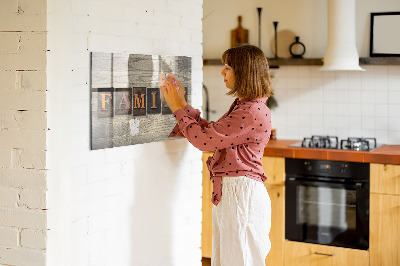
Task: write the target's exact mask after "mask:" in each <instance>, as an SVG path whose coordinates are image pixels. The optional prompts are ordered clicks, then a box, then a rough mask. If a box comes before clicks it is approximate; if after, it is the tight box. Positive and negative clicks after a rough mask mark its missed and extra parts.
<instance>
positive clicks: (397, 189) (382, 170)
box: [370, 163, 400, 195]
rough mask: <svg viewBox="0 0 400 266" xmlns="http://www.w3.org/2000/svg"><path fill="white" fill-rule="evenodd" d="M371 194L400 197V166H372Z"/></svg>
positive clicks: (372, 164)
mask: <svg viewBox="0 0 400 266" xmlns="http://www.w3.org/2000/svg"><path fill="white" fill-rule="evenodd" d="M370 179H371V193H382V194H391V195H400V165H394V164H377V163H371V164H370Z"/></svg>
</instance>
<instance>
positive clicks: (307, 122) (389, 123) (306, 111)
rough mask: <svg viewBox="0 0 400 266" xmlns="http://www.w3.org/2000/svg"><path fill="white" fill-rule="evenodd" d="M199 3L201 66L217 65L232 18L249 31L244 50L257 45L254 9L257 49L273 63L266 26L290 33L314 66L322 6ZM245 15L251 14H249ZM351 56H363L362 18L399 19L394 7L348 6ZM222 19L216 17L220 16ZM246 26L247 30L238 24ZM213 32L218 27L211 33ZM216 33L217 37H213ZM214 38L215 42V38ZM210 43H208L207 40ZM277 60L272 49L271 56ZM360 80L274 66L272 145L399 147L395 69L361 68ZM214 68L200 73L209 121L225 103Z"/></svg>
mask: <svg viewBox="0 0 400 266" xmlns="http://www.w3.org/2000/svg"><path fill="white" fill-rule="evenodd" d="M227 5H228V4H227V3H226V1H225V2H224V1H218V2H215V1H210V0H205V1H204V19H203V32H204V43H203V45H204V58H205V59H207V58H216V59H219V58H220V55H221V54H222V52H223V51H224V50H226V49H227V48H229V45H230V30H232V29H234V28H236V26H237V24H236V23H237V21H236V18H237V16H238V15H242V16H243V27H244V28H247V29H249V31H250V40H249V43H251V44H254V45H258V14H257V7H263V11H262V26H261V27H262V29H264V30H263V31H262V35H261V36H262V45H261V47H262V49H263V51H264V53H265V54H266V55H267V57H268V56H273V50H272V43H273V42H272V40H273V26H272V21H274V20H277V21H279V25H278V31H279V30H282V31H285V30H290V31H292V32H293V33H295V34H296V35H299V36H300V37H301V41H302V42H303V43H304V44H305V46H306V49H307V51H306V54H305V57H306V58H322V57H323V55H324V51H325V47H326V37H327V32H326V29H327V19H326V16H327V1H311V0H309V1H289V0H285V1H281V2H279V3H277V2H274V1H259V2H257V1H254V2H252V3H251V4H249V3H248V2H246V3H242V2H240V1H234V2H232V1H230V4H229V6H230V5H232V7H233V8H232V11H229V9H227V8H226V7H227ZM250 9H251V10H250ZM356 10H357V11H356V26H357V29H356V34H357V36H356V37H357V38H356V39H357V49H358V51H359V55H360V57H368V56H369V27H370V24H369V18H370V17H369V16H370V15H369V13H370V12H383V11H399V10H400V2H399V1H392V0H385V1H381V2H379V5H378V3H377V2H376V1H371V0H368V1H361V0H357V1H356ZM222 13H223V14H224V15H223V16H222V15H221V14H222ZM246 23H247V24H246ZM214 25H219V27H215V26H214ZM216 31H218V33H217V32H216ZM217 34H218V36H221V37H220V38H215V36H217ZM212 35H214V37H212ZM278 52H279V48H278ZM363 67H364V68H365V69H366V71H365V72H352V71H338V72H322V71H320V70H319V67H318V66H281V67H280V68H279V69H272V70H271V74H272V75H273V89H274V91H275V97H276V99H277V101H278V105H279V106H278V108H276V109H274V110H273V111H272V123H273V127H274V128H276V129H277V136H278V138H286V139H288V138H289V139H301V138H303V137H305V136H310V135H312V134H323V135H328V134H329V135H337V136H339V138H347V137H351V136H353V137H358V136H362V137H376V138H377V140H378V142H379V143H386V144H399V143H400V100H399V99H400V66H390V65H383V66H379V65H366V66H363ZM221 68H222V65H221V66H205V67H204V70H203V73H204V84H205V86H206V87H207V88H208V90H209V93H210V109H211V110H213V111H215V113H211V114H210V119H211V120H216V119H218V118H219V117H220V116H221V115H222V114H223V113H224V112H225V111H226V109H227V108H228V107H229V106H230V104H231V102H232V100H233V99H232V98H230V97H227V96H225V95H224V94H225V93H226V88H225V86H224V83H223V79H222V78H221V76H220V74H219V73H220V71H221Z"/></svg>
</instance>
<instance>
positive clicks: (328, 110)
mask: <svg viewBox="0 0 400 266" xmlns="http://www.w3.org/2000/svg"><path fill="white" fill-rule="evenodd" d="M323 114H324V115H335V114H336V105H335V104H334V103H325V104H324V107H323Z"/></svg>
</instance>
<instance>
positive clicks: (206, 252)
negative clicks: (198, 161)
mask: <svg viewBox="0 0 400 266" xmlns="http://www.w3.org/2000/svg"><path fill="white" fill-rule="evenodd" d="M212 155H213V153H212V152H204V153H203V158H202V160H203V195H202V214H203V215H202V223H201V229H202V230H201V253H202V257H203V258H211V252H212V206H213V204H212V202H211V195H212V189H213V188H212V183H211V181H210V173H209V172H208V168H207V165H206V161H207V159H208V157H209V156H212Z"/></svg>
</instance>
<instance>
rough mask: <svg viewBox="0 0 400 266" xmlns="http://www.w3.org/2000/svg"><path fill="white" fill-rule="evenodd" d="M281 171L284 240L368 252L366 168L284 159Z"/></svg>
mask: <svg viewBox="0 0 400 266" xmlns="http://www.w3.org/2000/svg"><path fill="white" fill-rule="evenodd" d="M285 169H286V203H285V208H286V209H285V215H286V218H285V235H286V239H288V240H292V241H300V242H308V243H315V244H321V245H331V246H338V247H347V248H355V249H363V250H367V249H368V246H369V164H367V163H355V162H340V161H322V160H306V159H289V158H287V159H286V161H285Z"/></svg>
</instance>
